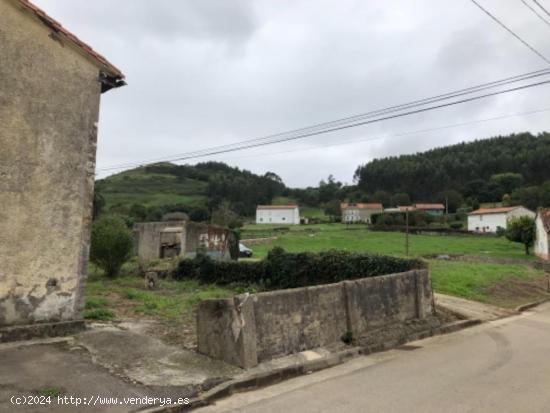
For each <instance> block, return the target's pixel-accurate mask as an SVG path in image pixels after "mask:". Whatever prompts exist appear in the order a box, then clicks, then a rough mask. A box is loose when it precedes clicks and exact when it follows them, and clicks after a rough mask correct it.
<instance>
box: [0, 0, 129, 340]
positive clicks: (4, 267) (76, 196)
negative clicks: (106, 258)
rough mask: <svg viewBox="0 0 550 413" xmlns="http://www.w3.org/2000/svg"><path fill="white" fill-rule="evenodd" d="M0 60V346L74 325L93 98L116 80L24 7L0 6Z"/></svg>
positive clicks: (89, 184) (84, 249) (92, 146)
mask: <svg viewBox="0 0 550 413" xmlns="http://www.w3.org/2000/svg"><path fill="white" fill-rule="evenodd" d="M0 57H1V59H0V125H1V127H0V148H1V150H0V205H1V208H0V341H2V337H4V338H5V337H6V333H3V332H2V331H3V330H2V329H4V331H6V326H16V325H17V326H24V325H30V324H32V323H37V322H59V321H66V322H67V321H69V323H68V324H70V322H71V321H74V320H78V319H79V318H80V315H81V310H82V307H83V304H84V297H83V291H84V287H85V280H86V274H87V265H88V251H89V233H90V225H91V217H92V198H93V186H94V170H95V154H96V134H97V122H98V112H99V101H100V95H101V93H102V92H105V91H107V90H109V89H111V88H113V87H118V86H121V85H123V84H124V82H123V81H122V79H123V78H124V76H123V74H122V73H121V72H120V71H119V70H118V69H117V68H116V67H114V66H113V65H112V64H110V63H109V62H108V61H107V60H106V59H105V58H103V57H102V56H100V55H99V54H97V53H96V52H95V51H93V50H92V49H91V48H90V47H89V46H87V45H86V44H84V43H83V42H82V41H80V40H79V39H78V38H77V37H76V36H74V35H73V34H71V33H69V32H68V31H67V30H65V29H64V28H63V27H62V26H61V25H60V24H59V23H58V22H56V21H55V20H53V19H52V18H50V17H49V16H47V15H46V14H45V13H44V12H43V11H42V10H40V9H38V8H37V7H35V6H34V5H33V4H31V3H30V2H29V1H27V0H0ZM22 328H23V327H22ZM36 328H37V327H36V326H34V327H33V328H32V329H33V330H36ZM8 329H9V328H8ZM12 330H13V328H12Z"/></svg>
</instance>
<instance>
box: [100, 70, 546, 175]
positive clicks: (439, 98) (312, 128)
mask: <svg viewBox="0 0 550 413" xmlns="http://www.w3.org/2000/svg"><path fill="white" fill-rule="evenodd" d="M548 74H550V69H540V70H536V71H534V72H529V73H524V74H521V75H515V76H510V77H506V78H503V79H499V80H496V81H492V82H487V83H482V84H479V85H476V86H470V87H467V88H464V89H459V90H455V91H452V92H447V93H443V94H439V95H436V96H432V97H428V98H423V99H418V100H414V101H412V102H408V103H404V104H400V105H394V106H390V107H387V108H383V109H378V110H374V111H370V112H367V113H363V114H359V115H354V116H349V117H345V118H341V119H337V120H334V121H330V122H323V123H318V124H315V125H312V126H309V127H304V128H300V129H294V130H291V131H288V132H282V133H277V134H272V135H267V136H265V137H261V138H255V139H249V140H244V141H240V142H234V143H231V144H226V145H218V146H215V147H210V148H204V149H201V150H197V151H193V152H185V153H180V154H172V155H169V156H164V157H161V158H156V159H148V160H143V161H140V162H139V164H142V163H152V162H160V161H166V160H170V159H173V158H174V157H178V156H190V155H197V156H199V155H201V154H203V153H205V152H209V151H212V150H213V149H217V150H225V149H230V148H233V147H235V146H240V145H243V144H250V143H260V142H266V143H267V142H269V141H272V140H278V139H279V138H282V137H288V136H289V135H290V136H293V135H294V134H299V133H303V132H314V131H319V130H322V129H326V128H330V127H335V126H340V125H342V124H347V123H351V122H355V121H359V120H363V119H368V118H373V117H376V116H380V115H384V114H388V113H394V112H398V111H402V110H405V109H411V108H414V107H419V106H423V105H426V104H429V103H436V102H439V101H443V100H447V99H451V98H455V97H459V96H464V95H468V94H471V93H477V92H480V91H483V90H487V89H492V88H495V87H500V86H504V85H507V84H512V83H515V82H520V81H524V80H528V79H532V78H535V77H540V76H545V75H548ZM135 165H136V162H127V163H122V164H117V165H110V166H107V167H105V168H101V169H100V170H101V171H104V170H114V169H123V168H124V167H132V166H135Z"/></svg>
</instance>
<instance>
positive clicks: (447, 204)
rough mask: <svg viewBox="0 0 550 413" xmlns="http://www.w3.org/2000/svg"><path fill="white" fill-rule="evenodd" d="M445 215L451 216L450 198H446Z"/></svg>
mask: <svg viewBox="0 0 550 413" xmlns="http://www.w3.org/2000/svg"><path fill="white" fill-rule="evenodd" d="M445 215H449V197H445Z"/></svg>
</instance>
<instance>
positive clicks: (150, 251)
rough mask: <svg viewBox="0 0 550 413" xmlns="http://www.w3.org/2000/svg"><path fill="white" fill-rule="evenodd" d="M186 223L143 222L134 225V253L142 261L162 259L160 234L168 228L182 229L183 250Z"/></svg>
mask: <svg viewBox="0 0 550 413" xmlns="http://www.w3.org/2000/svg"><path fill="white" fill-rule="evenodd" d="M185 225H186V223H185V221H163V222H142V223H137V224H135V225H134V253H135V254H136V255H137V256H138V257H139V258H140V259H142V260H145V261H151V260H156V259H158V258H160V234H161V231H162V230H164V229H166V228H175V227H180V228H182V236H181V237H182V239H181V243H182V249H184V248H185V246H184V244H185Z"/></svg>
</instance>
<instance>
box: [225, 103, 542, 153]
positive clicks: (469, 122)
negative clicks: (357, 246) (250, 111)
mask: <svg viewBox="0 0 550 413" xmlns="http://www.w3.org/2000/svg"><path fill="white" fill-rule="evenodd" d="M549 111H550V108H544V109H536V110H531V111H527V112H520V113H512V114H508V115H500V116H494V117H491V118H485V119H476V120H472V121H468V122H460V123H454V124H450V125H444V126H437V127H433V128H426V129H417V130H414V131H408V132H400V133H396V134H393V135H387V136H376V137H374V138H361V139H352V140H348V141H344V142H335V143H330V144H328V145H317V146H310V147H306V148H296V149H289V150H286V151H279V152H265V153H259V154H249V155H244V156H238V157H231V158H229V159H243V158H255V157H259V156H272V155H282V154H285V153H293V152H303V151H311V150H316V149H323V148H330V147H333V146H343V145H349V144H352V143H362V142H373V141H378V140H383V139H393V138H400V137H403V136H409V135H417V134H420V133H428V132H435V131H439V130H446V129H453V128H458V127H461V126H468V125H475V124H478V123H484V122H491V121H495V120H501V119H508V118H513V117H518V116H529V115H535V114H538V113H544V112H549Z"/></svg>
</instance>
